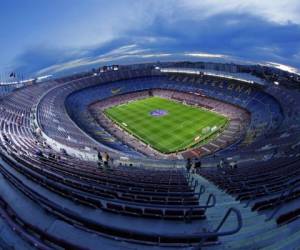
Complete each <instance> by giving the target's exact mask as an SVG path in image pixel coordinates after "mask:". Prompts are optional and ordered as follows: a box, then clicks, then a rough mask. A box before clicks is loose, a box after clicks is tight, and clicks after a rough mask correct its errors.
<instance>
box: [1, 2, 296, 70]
mask: <svg viewBox="0 0 300 250" xmlns="http://www.w3.org/2000/svg"><path fill="white" fill-rule="evenodd" d="M74 1H75V3H74V4H72V5H71V6H70V4H67V3H66V2H68V1H66V2H64V1H58V0H53V1H51V4H49V6H47V13H44V14H43V13H42V12H41V13H36V12H37V11H35V12H34V13H33V14H32V15H29V17H28V18H27V19H22V18H19V19H20V20H24V25H23V23H22V26H20V24H19V26H18V27H22V28H23V27H24V29H25V31H27V33H26V32H25V31H24V32H23V30H21V31H20V33H21V35H22V39H11V40H12V41H13V42H12V44H13V45H12V46H15V47H18V46H19V47H18V48H19V49H18V50H17V49H15V50H13V52H11V53H6V54H14V53H16V54H15V57H14V59H13V61H12V62H11V64H12V65H13V67H14V68H16V70H19V71H23V72H27V73H28V74H44V73H60V72H62V71H72V70H76V68H82V67H87V68H88V67H94V66H97V65H101V64H105V63H109V62H110V61H113V62H124V63H126V62H135V61H139V60H149V61H150V60H152V61H153V60H160V59H164V60H167V59H173V60H175V59H176V57H177V58H179V59H182V58H184V59H186V58H188V59H193V60H204V59H205V60H206V59H208V58H209V59H225V58H226V59H228V60H230V59H231V58H240V59H246V60H250V61H271V62H277V63H279V64H288V65H292V66H294V67H300V60H299V59H300V44H299V42H298V41H300V15H299V14H298V13H299V12H300V1H299V0H297V1H296V0H288V1H279V0H272V1H271V0H263V1H262V0H259V1H258V0H247V1H241V0H226V1H225V0H201V1H199V0H164V1H156V0H149V1H144V0H127V1H117V0H111V1H98V0H86V1H84V2H82V1H78V0H74ZM36 5H37V7H36ZM40 5H41V6H42V5H43V4H42V3H38V4H33V6H29V7H28V11H29V9H30V8H31V7H32V8H33V9H34V8H35V9H36V10H39V8H40V7H39V6H40ZM44 8H45V7H44ZM283 10H284V11H283ZM0 12H1V11H0ZM21 13H22V12H20V14H21ZM44 16H45V17H44ZM40 18H42V19H40ZM28 20H29V21H30V22H32V23H34V24H32V23H31V26H28V23H27V22H28ZM49 20H51V22H49ZM0 21H1V17H0ZM8 34H9V35H8V37H9V36H10V34H11V32H10V33H8ZM29 34H30V35H29ZM1 39H4V42H5V39H8V38H5V37H4V38H3V36H2V38H1V37H0V41H1ZM15 42H16V43H17V42H18V44H17V45H16V44H14V43H15ZM3 44H5V43H3ZM7 44H9V43H7ZM4 50H5V48H4ZM5 51H6V50H5ZM20 51H21V53H20ZM0 60H1V59H0Z"/></svg>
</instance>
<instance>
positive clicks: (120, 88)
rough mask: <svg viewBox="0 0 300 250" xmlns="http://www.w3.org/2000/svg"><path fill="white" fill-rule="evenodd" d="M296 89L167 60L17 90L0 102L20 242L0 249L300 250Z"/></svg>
mask: <svg viewBox="0 0 300 250" xmlns="http://www.w3.org/2000/svg"><path fill="white" fill-rule="evenodd" d="M211 68H215V69H218V70H211ZM249 71H251V73H243V72H249ZM212 72H214V73H212ZM270 72H271V73H270ZM262 73H263V75H264V78H261V77H258V75H262ZM295 77H296V76H295V75H291V74H290V73H287V72H284V71H280V70H275V69H270V68H266V67H262V66H257V65H251V66H243V65H229V64H220V63H204V62H198V63H190V62H168V63H159V64H157V63H145V64H135V65H112V66H105V67H100V68H97V69H94V70H93V71H90V72H84V73H81V74H76V75H71V76H67V77H63V78H57V79H51V80H44V81H42V82H36V81H32V82H30V83H24V84H23V86H22V87H20V86H17V87H16V88H15V90H13V91H12V92H11V93H8V94H7V93H6V94H5V95H3V96H2V98H1V168H0V169H1V182H0V183H1V189H0V190H1V196H0V197H1V203H0V205H1V209H0V211H1V225H3V226H2V234H4V235H6V237H9V238H10V239H11V241H10V242H8V243H4V241H3V242H2V243H1V244H3V245H4V246H6V247H7V248H8V249H11V248H13V247H16V248H17V249H19V248H20V249H23V248H24V249H27V248H28V249H30V248H32V247H34V248H37V249H52V248H54V249H62V248H65V249H99V248H98V246H99V244H101V246H102V247H103V248H101V249H120V248H122V249H158V248H162V249H177V248H180V249H200V248H201V249H202V248H205V249H206V247H207V249H227V248H228V249H229V248H230V249H274V248H276V249H292V247H293V246H296V245H298V243H299V241H300V238H299V230H300V228H299V221H298V220H297V218H298V217H299V211H300V210H299V209H300V207H299V198H298V197H299V196H298V193H299V191H298V189H299V178H300V176H299V169H298V168H299V156H300V154H299V135H300V128H299V107H300V106H299V103H298V102H299V100H300V99H299V94H298V93H297V91H295V89H292V88H293V86H294V85H293V82H292V81H297V80H296V78H295ZM250 78H252V79H254V80H249V79H250ZM275 78H276V79H275ZM279 79H280V80H279ZM255 80H256V81H255ZM274 81H275V82H276V83H277V81H280V82H281V83H282V84H280V85H278V84H274ZM298 81H299V78H298ZM287 96H288V98H287ZM99 154H100V158H101V159H99ZM107 155H109V157H110V159H109V160H108V159H106V158H107ZM187 162H188V163H187ZM189 164H190V165H189ZM187 168H188V170H187ZM29 211H30V212H29ZM253 221H255V224H253ZM2 234H1V235H2ZM62 235H63V237H62ZM297 235H298V236H297ZM12 239H13V240H12ZM5 244H6V245H5ZM20 246H21V247H20ZM95 246H97V247H95Z"/></svg>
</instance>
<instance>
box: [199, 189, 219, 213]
mask: <svg viewBox="0 0 300 250" xmlns="http://www.w3.org/2000/svg"><path fill="white" fill-rule="evenodd" d="M211 200H212V203H211V204H210V201H211ZM216 202H217V199H216V196H215V195H214V194H212V193H211V194H209V196H208V198H207V200H206V205H205V206H200V207H203V208H205V211H206V210H207V208H211V207H214V206H215V205H216Z"/></svg>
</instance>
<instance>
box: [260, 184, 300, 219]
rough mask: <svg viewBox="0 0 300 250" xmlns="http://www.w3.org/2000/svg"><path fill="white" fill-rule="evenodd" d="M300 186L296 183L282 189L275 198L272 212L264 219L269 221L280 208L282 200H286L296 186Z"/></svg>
mask: <svg viewBox="0 0 300 250" xmlns="http://www.w3.org/2000/svg"><path fill="white" fill-rule="evenodd" d="M298 187H300V183H296V184H295V185H293V186H292V187H290V188H287V189H285V190H283V191H282V193H281V195H280V197H279V198H278V199H277V201H276V202H275V204H278V206H277V208H276V209H275V210H274V211H273V213H272V214H271V215H270V216H269V217H268V218H267V219H266V220H265V221H270V220H272V219H273V218H274V216H275V215H276V214H277V213H278V212H279V210H280V209H281V208H282V206H283V204H284V202H285V201H286V200H287V198H288V197H289V196H290V195H291V194H292V193H293V192H294V190H295V189H296V188H298ZM286 191H288V192H287V195H286V196H285V193H286Z"/></svg>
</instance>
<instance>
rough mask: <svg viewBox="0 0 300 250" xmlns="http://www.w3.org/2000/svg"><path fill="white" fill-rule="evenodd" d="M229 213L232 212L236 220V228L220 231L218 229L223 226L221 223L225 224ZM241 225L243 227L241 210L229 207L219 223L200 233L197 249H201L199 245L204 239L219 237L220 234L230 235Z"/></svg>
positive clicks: (238, 229)
mask: <svg viewBox="0 0 300 250" xmlns="http://www.w3.org/2000/svg"><path fill="white" fill-rule="evenodd" d="M231 213H234V214H235V216H236V220H237V226H236V228H234V229H231V230H228V231H223V232H220V229H221V228H222V227H223V225H224V224H225V222H226V221H227V219H228V217H229V215H230V214H231ZM242 227H243V219H242V215H241V212H240V211H239V210H238V209H236V208H234V207H231V208H229V209H228V210H227V212H226V214H225V215H224V217H223V218H222V220H221V221H220V223H219V225H218V226H217V227H216V228H215V229H214V230H213V231H211V232H207V233H203V234H201V240H200V243H199V244H198V246H197V249H201V247H202V246H203V245H204V243H205V241H206V239H208V238H210V237H220V236H227V235H232V234H235V233H237V232H239V231H240V230H241V228H242Z"/></svg>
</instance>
